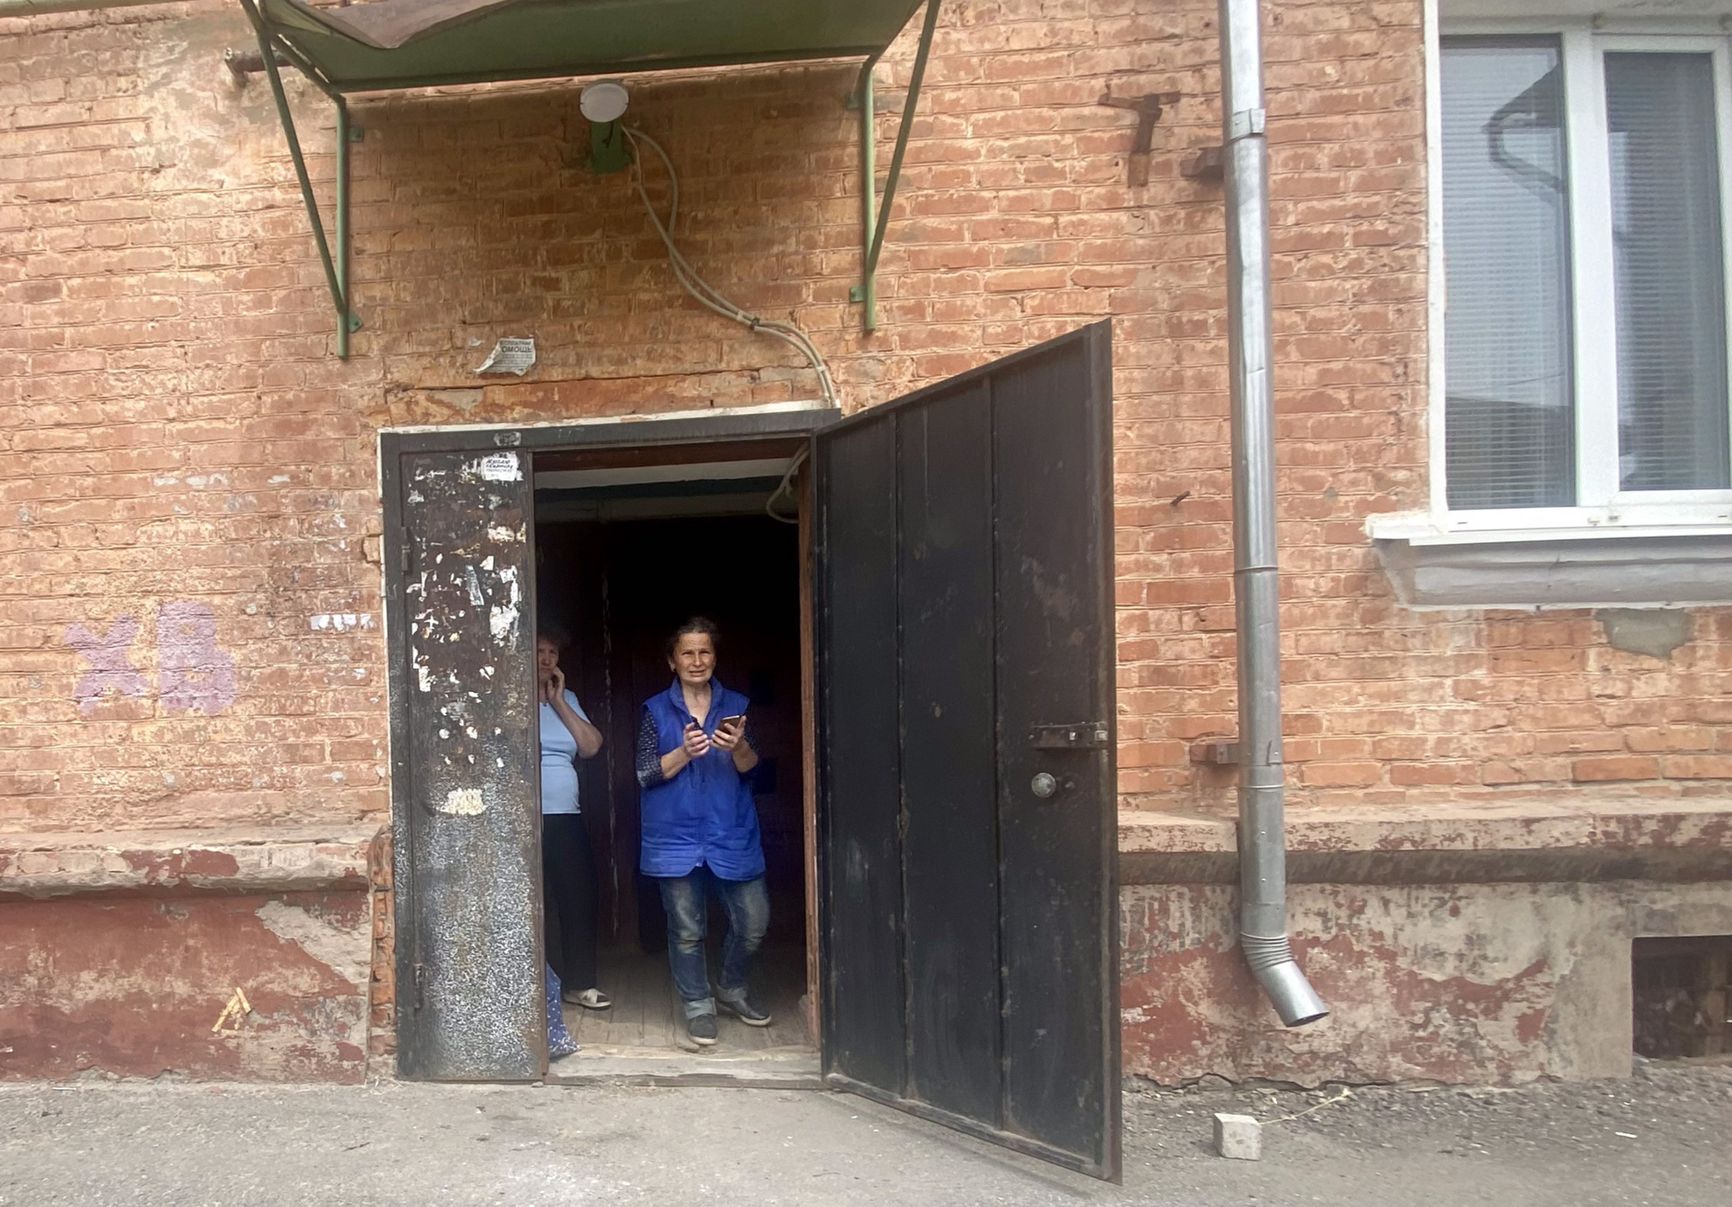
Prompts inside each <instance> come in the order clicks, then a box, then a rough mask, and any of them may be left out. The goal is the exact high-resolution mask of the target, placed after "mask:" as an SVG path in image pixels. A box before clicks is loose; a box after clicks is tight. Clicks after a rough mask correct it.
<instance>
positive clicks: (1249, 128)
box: [1227, 109, 1268, 143]
mask: <svg viewBox="0 0 1732 1207" xmlns="http://www.w3.org/2000/svg"><path fill="white" fill-rule="evenodd" d="M1267 116H1268V115H1267V113H1266V112H1265V111H1264V110H1262V109H1241V110H1239V111H1238V112H1237V113H1235V114H1233V115H1232V116H1231V117H1229V118H1228V119H1227V142H1228V143H1236V142H1238V141H1239V140H1240V139H1242V138H1250V137H1252V136H1253V135H1261V134H1262V133H1263V127H1264V125H1265V123H1266V121H1267Z"/></svg>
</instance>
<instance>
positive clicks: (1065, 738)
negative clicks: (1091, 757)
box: [1028, 721, 1112, 750]
mask: <svg viewBox="0 0 1732 1207" xmlns="http://www.w3.org/2000/svg"><path fill="white" fill-rule="evenodd" d="M1111 732H1112V730H1111V729H1110V728H1109V727H1108V725H1107V723H1106V722H1105V721H1077V722H1075V723H1073V724H1070V725H1036V726H1035V727H1034V728H1032V729H1030V730H1029V731H1028V740H1029V744H1030V745H1032V746H1033V747H1034V748H1035V749H1036V750H1105V749H1106V748H1107V745H1108V744H1109V742H1110V741H1111V738H1110V736H1109V735H1110V734H1111Z"/></svg>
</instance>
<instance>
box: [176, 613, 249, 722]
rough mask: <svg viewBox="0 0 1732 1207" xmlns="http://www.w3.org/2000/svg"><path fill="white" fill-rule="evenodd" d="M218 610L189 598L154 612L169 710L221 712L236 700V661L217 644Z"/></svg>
mask: <svg viewBox="0 0 1732 1207" xmlns="http://www.w3.org/2000/svg"><path fill="white" fill-rule="evenodd" d="M216 631H217V625H216V613H215V612H213V611H211V609H210V605H209V604H202V603H195V602H192V601H190V600H187V601H182V602H179V603H165V604H163V605H162V607H160V608H159V609H157V613H156V647H157V656H158V660H157V666H158V671H159V687H160V689H161V691H162V706H163V708H165V709H167V710H168V711H170V712H202V713H215V712H221V711H222V710H223V709H225V708H227V707H228V706H229V705H231V704H233V703H234V702H235V660H234V657H233V655H231V654H229V653H227V652H225V651H224V650H221V649H219V648H217V643H216Z"/></svg>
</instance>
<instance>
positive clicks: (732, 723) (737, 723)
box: [716, 712, 746, 733]
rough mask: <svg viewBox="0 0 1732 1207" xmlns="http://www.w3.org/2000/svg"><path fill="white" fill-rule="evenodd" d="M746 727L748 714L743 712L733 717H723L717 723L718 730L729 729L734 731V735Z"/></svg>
mask: <svg viewBox="0 0 1732 1207" xmlns="http://www.w3.org/2000/svg"><path fill="white" fill-rule="evenodd" d="M745 727H746V714H745V713H743V712H737V713H735V714H734V715H733V716H731V717H723V718H722V719H721V720H720V721H718V722H717V723H716V728H717V729H728V730H732V731H733V732H734V733H739V732H740V731H741V730H742V729H744V728H745Z"/></svg>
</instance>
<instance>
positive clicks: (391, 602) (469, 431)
mask: <svg viewBox="0 0 1732 1207" xmlns="http://www.w3.org/2000/svg"><path fill="white" fill-rule="evenodd" d="M840 418H841V412H840V411H838V410H836V409H835V408H833V407H826V406H821V405H815V404H806V403H799V404H771V405H766V406H758V407H737V408H717V409H714V410H705V411H684V412H675V413H671V414H667V415H663V416H655V417H644V416H635V415H633V416H619V417H610V418H603V419H588V420H576V421H571V422H557V423H536V424H509V423H502V424H453V425H441V426H431V427H428V426H415V427H396V428H382V429H380V431H379V444H378V458H379V464H378V472H379V485H380V502H381V507H382V511H383V518H384V531H383V533H382V534H381V538H380V561H381V563H382V566H383V571H384V591H385V598H384V601H383V603H384V607H383V611H384V615H385V624H384V634H383V636H384V640H385V646H386V666H387V677H386V701H387V712H388V725H389V736H390V757H389V764H390V768H391V786H390V796H391V832H392V838H393V850H394V852H395V856H394V858H395V859H396V860H397V861H399V862H401V861H403V860H406V859H407V858H408V853H409V847H408V844H407V843H406V842H403V841H401V838H402V836H404V835H406V833H407V827H408V824H409V810H410V801H409V795H410V792H409V789H410V767H409V741H408V735H409V694H408V692H409V675H408V671H407V662H406V659H407V652H408V648H409V646H408V634H407V632H406V628H407V625H406V618H405V615H404V609H403V602H402V601H403V588H404V585H405V580H406V577H407V574H406V571H405V569H404V561H403V559H404V556H405V553H406V550H407V548H408V545H407V542H406V540H405V536H406V532H405V528H404V516H403V495H402V491H403V477H402V471H401V466H402V461H403V458H404V457H405V456H408V455H412V454H415V453H423V452H474V453H488V452H497V451H503V450H511V451H515V452H518V453H520V454H527V468H526V472H527V473H528V474H529V475H530V490H531V499H532V500H533V497H534V494H533V492H534V478H533V475H534V473H535V469H536V465H535V460H536V454H538V453H539V454H542V455H544V456H545V455H549V454H552V455H561V459H562V460H568V459H569V458H571V457H573V456H576V457H582V456H584V455H585V454H598V455H599V456H598V458H597V459H598V460H604V461H606V462H608V463H609V464H618V463H620V462H621V461H622V460H623V461H627V462H630V463H634V464H641V465H653V464H677V463H680V462H681V461H690V460H695V459H699V458H698V457H696V456H693V455H684V456H682V455H681V453H682V452H683V453H686V454H693V453H698V452H701V451H703V450H706V449H719V448H722V447H726V446H737V445H746V446H748V447H750V446H754V445H756V446H758V447H761V446H762V444H763V442H764V441H767V440H768V441H787V442H789V443H790V444H791V445H795V446H797V447H799V448H804V447H807V446H808V445H809V442H810V437H811V435H812V433H813V432H815V431H817V430H818V429H820V428H823V427H827V426H829V425H830V424H832V423H835V422H836V421H837V420H839V419H840ZM675 450H680V452H676V451H675ZM795 496H796V499H797V502H798V508H799V525H800V535H799V557H800V566H799V579H800V587H799V592H800V600H799V607H800V625H799V628H800V632H799V642H800V654H799V656H800V659H801V664H800V676H801V683H800V688H801V691H800V695H801V701H800V708H801V752H800V754H801V767H802V776H801V780H802V784H801V789H802V796H803V799H802V802H801V809H802V814H803V818H804V824H803V827H802V829H803V842H804V846H805V858H804V870H805V882H806V883H805V897H806V944H805V946H806V1010H807V1020H806V1021H807V1024H808V1027H809V1028H810V1030H811V1034H812V1037H813V1043H814V1045H815V1046H818V1047H819V1048H820V1052H821V1047H822V1036H823V1032H822V1028H821V1027H819V1026H818V1021H819V1013H818V1003H819V984H820V981H819V967H818V954H819V953H818V935H819V934H820V933H821V932H820V927H819V920H818V910H819V905H820V899H819V893H818V882H817V860H818V849H817V813H816V810H817V799H818V798H817V786H816V771H817V738H816V719H817V704H816V700H815V698H814V689H815V677H814V657H815V648H814V645H813V642H814V633H815V627H814V620H813V614H812V548H811V541H812V535H813V527H812V523H811V497H812V493H811V489H810V475H809V474H808V475H805V476H803V477H802V479H801V481H800V484H799V487H798V488H797V490H796V492H795ZM531 509H532V512H533V503H532V508H531ZM529 522H530V523H531V525H533V522H534V519H533V515H531V517H530V520H529ZM532 564H533V558H532ZM530 588H531V589H530V593H529V596H528V598H529V601H530V608H531V614H532V615H533V608H534V593H533V584H530ZM396 870H397V873H398V874H396V875H394V877H393V886H392V943H393V947H394V949H395V958H396V981H395V990H396V1001H395V1003H394V1005H395V1014H396V1017H398V1018H401V1017H402V1016H403V1015H404V1013H405V1012H406V1011H412V1010H413V1009H415V1003H414V1000H413V999H414V992H415V979H414V966H413V965H414V958H413V957H414V950H413V945H412V944H405V943H403V942H402V941H401V939H402V937H403V935H404V934H406V933H410V931H409V928H410V927H413V925H414V915H413V913H412V912H411V910H412V908H413V907H412V905H410V907H409V908H405V904H406V903H405V902H404V901H402V900H401V898H400V893H401V891H402V890H400V889H399V887H398V886H399V885H410V884H412V883H413V878H412V876H411V875H409V874H407V873H406V871H405V869H403V868H401V867H399V868H398V869H396ZM537 872H538V873H539V866H538V867H537ZM537 941H538V942H540V941H541V940H540V938H539V935H538V940H537ZM403 1030H404V1029H403V1028H402V1027H401V1026H399V1027H398V1031H399V1033H400V1034H401V1033H402V1032H403ZM544 1072H545V1070H544Z"/></svg>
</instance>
